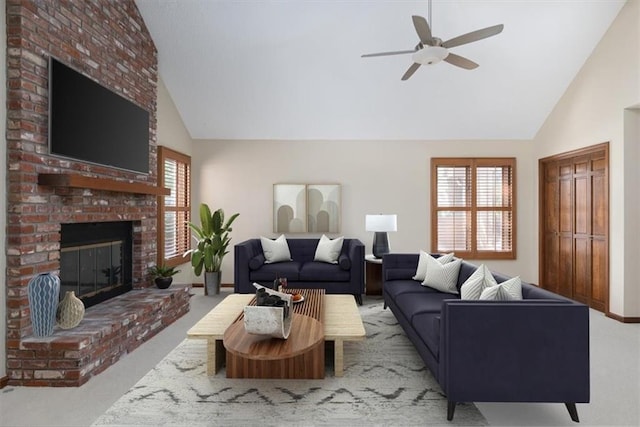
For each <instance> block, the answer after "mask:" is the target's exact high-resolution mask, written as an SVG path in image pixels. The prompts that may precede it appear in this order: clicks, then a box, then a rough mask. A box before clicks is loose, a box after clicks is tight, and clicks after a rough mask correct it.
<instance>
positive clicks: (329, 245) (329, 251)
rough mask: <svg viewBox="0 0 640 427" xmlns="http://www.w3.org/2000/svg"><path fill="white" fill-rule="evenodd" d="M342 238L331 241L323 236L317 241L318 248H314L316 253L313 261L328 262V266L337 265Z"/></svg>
mask: <svg viewBox="0 0 640 427" xmlns="http://www.w3.org/2000/svg"><path fill="white" fill-rule="evenodd" d="M343 242H344V237H336V238H335V239H333V240H331V239H330V238H328V237H327V236H325V235H324V234H323V235H322V237H320V240H318V246H317V247H316V253H315V256H314V257H313V260H314V261H319V262H328V263H329V264H337V263H338V257H339V256H340V252H342V243H343Z"/></svg>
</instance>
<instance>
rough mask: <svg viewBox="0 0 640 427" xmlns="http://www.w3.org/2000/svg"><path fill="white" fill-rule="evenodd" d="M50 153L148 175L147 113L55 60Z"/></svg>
mask: <svg viewBox="0 0 640 427" xmlns="http://www.w3.org/2000/svg"><path fill="white" fill-rule="evenodd" d="M49 152H50V153H51V154H53V155H57V156H62V157H67V158H70V159H75V160H81V161H85V162H90V163H96V164H99V165H104V166H110V167H114V168H119V169H126V170H129V171H134V172H140V173H145V174H148V173H149V112H148V111H146V110H145V109H143V108H141V107H139V106H138V105H136V104H134V103H133V102H131V101H129V100H127V99H125V98H123V97H122V96H120V95H118V94H117V93H115V92H113V91H111V90H109V89H107V88H105V87H104V86H102V85H100V84H99V83H96V82H95V81H93V80H91V79H90V78H88V77H86V76H84V75H82V74H80V73H79V72H77V71H75V70H73V69H72V68H70V67H68V66H66V65H65V64H63V63H61V62H60V61H58V60H56V59H54V58H51V59H50V61H49Z"/></svg>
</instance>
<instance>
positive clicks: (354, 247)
mask: <svg viewBox="0 0 640 427" xmlns="http://www.w3.org/2000/svg"><path fill="white" fill-rule="evenodd" d="M347 254H348V255H349V259H350V260H351V273H350V276H351V280H350V282H351V286H352V291H353V294H354V295H361V294H363V293H364V243H362V242H361V241H360V240H358V239H350V240H349V248H348V250H347Z"/></svg>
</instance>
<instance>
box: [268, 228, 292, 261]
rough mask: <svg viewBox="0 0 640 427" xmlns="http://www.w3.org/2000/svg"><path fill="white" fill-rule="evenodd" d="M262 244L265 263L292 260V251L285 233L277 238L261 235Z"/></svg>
mask: <svg viewBox="0 0 640 427" xmlns="http://www.w3.org/2000/svg"><path fill="white" fill-rule="evenodd" d="M260 243H261V244H262V253H264V259H265V261H264V263H265V264H271V263H274V262H282V261H291V252H289V245H288V244H287V239H286V238H285V237H284V234H282V235H280V237H278V238H277V239H276V240H271V239H267V238H266V237H262V236H260Z"/></svg>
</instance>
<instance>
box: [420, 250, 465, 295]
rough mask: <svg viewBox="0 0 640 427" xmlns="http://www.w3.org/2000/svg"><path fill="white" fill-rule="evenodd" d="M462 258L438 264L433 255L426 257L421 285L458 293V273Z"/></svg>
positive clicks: (449, 292)
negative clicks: (425, 270)
mask: <svg viewBox="0 0 640 427" xmlns="http://www.w3.org/2000/svg"><path fill="white" fill-rule="evenodd" d="M461 265H462V259H460V258H456V259H454V260H453V261H451V262H448V263H446V264H444V265H442V264H440V263H439V262H438V260H437V259H435V258H433V257H429V258H427V275H426V277H425V278H424V281H423V282H422V286H428V287H430V288H433V289H436V290H438V291H440V292H446V293H448V294H457V293H458V288H457V286H456V285H457V284H458V273H459V272H460V266H461Z"/></svg>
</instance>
